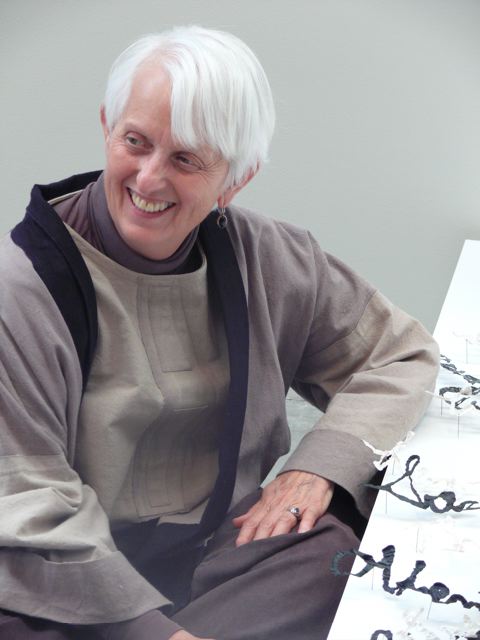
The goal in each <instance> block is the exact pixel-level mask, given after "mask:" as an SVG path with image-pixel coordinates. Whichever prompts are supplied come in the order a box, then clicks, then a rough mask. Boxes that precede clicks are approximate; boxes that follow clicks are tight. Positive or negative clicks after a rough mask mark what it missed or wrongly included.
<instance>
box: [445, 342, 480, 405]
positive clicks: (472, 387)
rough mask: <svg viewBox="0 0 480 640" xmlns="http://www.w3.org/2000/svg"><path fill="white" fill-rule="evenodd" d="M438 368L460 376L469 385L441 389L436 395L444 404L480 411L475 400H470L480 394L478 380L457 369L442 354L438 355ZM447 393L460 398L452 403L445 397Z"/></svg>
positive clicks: (479, 379) (479, 380) (479, 381)
mask: <svg viewBox="0 0 480 640" xmlns="http://www.w3.org/2000/svg"><path fill="white" fill-rule="evenodd" d="M440 366H441V367H442V368H443V369H446V370H447V371H450V373H453V374H455V375H457V376H460V377H461V378H463V379H464V380H465V382H467V383H468V385H469V386H468V387H467V388H465V387H455V386H449V387H442V388H441V389H440V390H439V392H438V393H439V395H440V396H441V398H442V399H443V400H444V402H446V403H447V404H450V405H452V406H453V407H454V408H455V409H462V408H463V407H465V405H467V406H468V407H474V408H475V409H477V411H480V403H479V402H478V401H477V400H472V396H477V395H479V394H480V378H476V377H475V376H472V375H470V374H468V373H466V372H465V371H463V370H460V369H457V367H456V365H455V364H454V363H453V362H452V360H451V359H450V358H447V356H445V355H443V354H442V355H440ZM447 393H454V394H458V395H460V397H459V398H457V399H456V400H455V401H453V402H452V401H451V400H449V399H448V398H446V397H445V395H446V394H447Z"/></svg>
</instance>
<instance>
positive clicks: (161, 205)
mask: <svg viewBox="0 0 480 640" xmlns="http://www.w3.org/2000/svg"><path fill="white" fill-rule="evenodd" d="M130 195H131V196H132V200H133V204H134V205H135V206H136V207H138V208H139V209H141V210H142V211H146V212H147V213H158V212H159V211H165V209H168V207H170V206H171V205H172V204H173V202H167V201H166V200H163V201H162V202H148V201H147V200H144V199H143V198H140V196H138V195H137V194H136V193H135V192H134V191H130Z"/></svg>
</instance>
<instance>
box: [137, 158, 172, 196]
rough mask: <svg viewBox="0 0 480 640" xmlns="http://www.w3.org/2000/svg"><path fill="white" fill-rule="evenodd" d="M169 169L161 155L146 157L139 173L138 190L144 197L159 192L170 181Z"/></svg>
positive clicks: (142, 161)
mask: <svg viewBox="0 0 480 640" xmlns="http://www.w3.org/2000/svg"><path fill="white" fill-rule="evenodd" d="M167 174H168V167H167V162H166V160H165V158H164V157H163V156H162V155H161V154H153V153H152V154H151V155H149V156H144V157H143V158H142V160H141V165H140V168H139V171H138V173H137V188H138V190H139V191H140V192H141V193H142V194H143V195H149V194H150V193H154V192H155V191H158V190H159V189H161V188H162V187H164V186H165V184H166V183H167V181H168V175H167Z"/></svg>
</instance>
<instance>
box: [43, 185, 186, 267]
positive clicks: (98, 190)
mask: <svg viewBox="0 0 480 640" xmlns="http://www.w3.org/2000/svg"><path fill="white" fill-rule="evenodd" d="M54 208H55V210H56V212H57V213H58V215H59V216H60V217H61V218H62V220H63V221H64V222H66V223H67V224H68V225H69V226H71V227H72V228H73V229H74V230H75V231H76V232H77V233H79V234H80V235H81V236H82V237H83V238H84V239H85V240H87V241H88V242H89V243H90V244H92V245H93V246H94V247H95V248H96V249H98V250H99V251H101V252H102V253H104V254H105V255H106V256H108V257H109V258H110V259H111V260H114V261H115V262H117V263H118V264H121V265H122V266H123V267H126V268H127V269H130V270H131V271H135V272H136V273H144V274H150V275H166V274H171V273H185V272H188V271H192V270H193V269H194V268H195V267H196V263H197V260H196V253H197V252H196V251H195V250H193V251H192V249H194V246H195V241H196V239H197V235H198V227H196V228H195V229H193V231H192V232H191V233H190V234H189V235H188V236H187V237H186V238H185V240H184V241H183V242H182V244H181V245H180V247H179V248H178V249H177V250H176V251H175V253H174V254H173V255H171V256H170V257H169V258H166V259H165V260H150V259H149V258H145V257H144V256H142V255H140V254H139V253H137V252H136V251H134V250H133V249H131V248H130V247H129V246H128V245H127V244H126V242H124V240H123V238H122V237H121V236H120V234H119V233H118V231H117V229H116V227H115V225H114V224H113V220H112V217H111V215H110V212H109V210H108V205H107V198H106V195H105V185H104V177H103V173H102V174H101V175H100V177H99V178H98V180H97V181H96V182H92V183H90V184H89V185H88V186H87V187H86V188H85V189H84V190H83V191H82V192H81V193H80V194H77V195H76V196H72V197H71V198H66V199H65V200H62V201H61V202H59V203H58V204H56V205H54Z"/></svg>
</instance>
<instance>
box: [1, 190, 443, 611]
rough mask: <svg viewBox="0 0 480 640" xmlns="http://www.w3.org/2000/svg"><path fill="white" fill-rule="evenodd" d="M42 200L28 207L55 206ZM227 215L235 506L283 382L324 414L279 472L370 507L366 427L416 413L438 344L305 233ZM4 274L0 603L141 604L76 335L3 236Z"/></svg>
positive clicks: (36, 606) (266, 461) (268, 445)
mask: <svg viewBox="0 0 480 640" xmlns="http://www.w3.org/2000/svg"><path fill="white" fill-rule="evenodd" d="M54 191H55V190H53V192H52V190H50V191H49V196H50V197H52V196H53V195H59V194H58V193H55V192H54ZM39 197H40V196H38V194H37V200H35V201H33V204H31V205H30V207H31V209H32V211H33V210H36V211H37V213H38V211H39V210H40V209H41V215H42V216H47V217H48V216H55V215H56V214H55V213H54V211H53V209H52V208H51V207H49V205H48V204H47V203H46V202H45V201H43V202H40V201H39V200H38V198H39ZM229 220H230V221H229V225H228V227H227V230H226V231H223V232H222V233H224V234H228V235H227V236H225V237H227V238H228V239H229V242H231V246H232V247H233V250H234V258H235V261H236V264H237V265H238V268H239V272H240V274H241V281H242V283H243V288H244V291H245V297H246V302H247V307H248V308H247V313H248V330H249V346H248V354H247V355H248V356H249V357H248V390H247V395H246V406H245V417H244V420H243V430H242V432H241V442H240V449H239V453H238V464H237V469H236V476H235V486H234V492H233V496H232V498H231V504H234V503H236V502H237V501H238V500H239V499H240V498H242V497H243V496H245V495H246V494H248V493H250V492H251V491H253V490H254V489H255V488H256V487H257V486H258V485H259V484H260V483H261V482H262V481H263V479H264V478H265V476H266V475H267V474H268V472H269V470H270V469H271V467H272V465H273V464H274V463H275V461H276V460H277V459H278V457H279V456H281V455H283V454H285V453H286V452H288V450H289V446H290V434H289V427H288V424H287V417H286V408H285V394H286V392H287V391H288V389H289V388H290V387H293V388H294V389H295V390H296V391H298V392H299V393H300V394H301V395H302V396H303V397H304V398H306V399H307V400H308V401H310V402H312V403H313V404H315V405H316V406H317V407H318V408H320V409H321V410H322V411H325V415H323V416H322V417H321V419H320V420H319V421H318V423H317V424H315V425H312V430H311V431H310V432H309V433H308V434H307V435H306V436H305V437H304V438H303V440H302V441H301V442H300V444H299V446H298V447H297V449H296V450H295V451H294V452H292V454H291V455H290V457H289V459H288V461H287V463H286V465H285V467H284V469H283V470H284V471H287V470H290V469H300V470H305V471H310V472H313V473H316V474H319V475H321V476H324V477H326V478H329V479H330V480H332V481H333V482H335V483H336V484H338V485H340V486H341V487H343V488H344V489H345V490H346V491H348V492H349V493H350V494H351V495H352V496H353V498H354V500H355V502H356V504H357V507H358V509H359V510H360V511H361V512H363V513H367V512H368V505H369V498H368V495H367V491H366V489H365V488H364V484H365V483H366V482H367V481H368V480H369V479H370V478H371V476H372V472H373V471H374V467H373V465H372V452H371V451H370V450H369V449H368V448H367V447H366V446H365V445H364V444H363V443H362V439H365V440H368V441H369V442H370V443H372V444H373V445H375V446H376V447H377V448H380V449H390V448H391V447H392V446H393V445H394V444H395V443H396V442H397V441H398V440H400V439H401V438H402V437H403V436H404V435H405V433H406V432H407V431H408V430H409V429H411V428H412V427H413V426H414V425H415V424H416V423H417V421H418V420H419V418H420V417H421V415H422V412H423V411H424V408H425V406H426V403H427V394H426V393H425V391H426V390H427V389H431V388H432V386H433V384H434V380H435V376H436V371H437V357H438V353H437V347H436V345H435V343H434V342H433V340H432V338H431V337H430V336H429V335H428V333H427V332H426V331H425V330H424V328H423V327H422V326H421V325H420V324H419V323H418V322H417V321H415V320H413V319H412V318H411V317H409V316H408V315H406V314H405V313H403V312H402V311H400V310H399V309H397V308H395V307H394V306H393V305H392V304H391V303H390V302H389V301H388V300H386V299H385V298H384V297H383V296H382V295H381V294H380V293H378V292H377V291H375V290H374V289H373V288H372V287H371V286H370V285H369V284H367V283H366V282H365V281H364V280H362V279H361V278H360V277H358V276H357V275H356V274H354V273H353V272H352V271H351V270H350V269H349V268H348V267H346V266H345V265H344V264H343V263H342V262H340V261H339V260H337V259H336V258H333V257H332V256H330V255H328V254H326V253H324V252H323V251H322V250H321V249H320V247H319V246H318V244H317V243H316V241H315V240H314V239H313V238H312V237H311V235H310V234H309V233H308V232H306V231H304V230H302V229H299V228H297V227H295V226H294V225H291V224H287V223H285V222H279V221H275V220H272V219H270V218H267V217H265V216H261V215H258V214H256V213H253V212H251V211H247V210H245V209H242V208H239V207H232V208H231V210H230V211H229ZM210 251H211V248H210ZM206 254H207V264H208V268H209V267H210V263H211V262H212V263H213V262H214V256H213V255H209V249H208V247H207V249H206ZM44 259H45V261H47V260H48V255H45V258H44ZM37 269H38V265H37ZM0 271H1V273H2V287H1V288H0V320H1V323H2V339H1V341H0V406H1V422H0V473H1V476H2V482H1V483H0V585H2V588H1V591H0V606H1V607H3V608H5V609H10V610H13V611H19V612H22V613H26V614H29V615H33V616H41V617H45V618H49V619H53V620H58V621H61V622H68V623H82V624H87V623H97V622H115V621H119V620H124V619H129V618H133V617H135V616H139V615H141V614H142V613H144V612H145V611H148V610H150V609H153V608H156V607H159V606H161V605H162V604H164V603H165V602H166V599H165V598H164V597H163V596H162V595H161V594H160V593H158V592H157V591H156V590H155V589H153V587H151V585H150V584H149V583H147V581H146V580H144V578H143V577H142V576H140V575H139V574H138V573H137V572H136V571H135V570H134V569H133V567H131V565H130V564H129V563H128V561H127V560H126V558H125V557H124V556H123V555H122V554H121V553H120V552H119V551H117V550H116V548H115V545H114V542H113V539H112V537H111V535H110V523H109V513H108V512H106V511H105V509H103V508H102V494H103V492H104V491H109V490H110V489H109V487H108V469H105V468H104V469H103V473H102V477H87V476H85V474H83V475H80V474H79V472H78V468H77V459H76V442H77V437H78V434H77V431H76V430H77V425H78V421H79V415H80V414H81V411H82V386H83V378H82V368H81V366H80V362H79V358H78V355H77V352H76V350H75V345H74V342H73V340H72V336H71V334H70V332H69V330H68V328H67V326H66V324H65V321H64V318H63V316H62V314H61V312H60V311H59V309H58V307H57V305H56V304H55V303H54V301H53V299H52V296H51V295H50V292H49V291H48V289H47V288H46V286H45V284H44V282H43V281H42V279H41V278H40V277H39V274H38V270H36V268H35V267H34V265H33V264H32V262H31V260H30V259H29V258H28V257H27V256H26V254H25V252H24V250H23V249H22V248H21V247H20V246H18V244H16V242H14V241H13V240H12V236H7V237H5V238H4V240H3V241H2V243H1V245H0ZM139 277H140V278H141V276H139ZM160 277H161V276H160ZM217 277H221V276H218V273H217ZM225 277H226V278H227V275H226V276H225ZM227 280H228V278H227ZM94 286H96V283H95V282H94ZM131 286H135V285H134V283H132V284H131ZM229 286H231V284H230V282H228V281H227V282H225V287H226V289H228V287H229ZM227 324H228V322H227ZM232 341H233V342H234V341H235V336H233V337H232V336H231V337H230V342H232ZM112 348H118V345H116V346H115V347H112ZM231 374H232V376H234V375H235V372H234V371H233V372H232V371H231ZM119 393H121V390H119ZM227 417H228V416H227ZM139 420H141V411H139ZM113 446H115V444H114V443H113ZM122 452H123V449H122V446H121V443H119V446H118V450H117V451H114V452H113V457H114V458H115V460H116V464H117V465H119V466H122V465H123V466H125V468H127V467H128V465H129V462H130V461H129V460H127V459H125V458H124V457H122V456H123V453H122ZM90 455H91V456H92V458H93V459H94V458H95V456H96V455H97V451H96V450H95V448H92V450H91V452H90ZM101 462H102V461H101V460H100V461H99V465H100V466H101ZM87 475H88V474H87ZM92 487H94V488H95V490H94V489H93V488H92Z"/></svg>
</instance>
